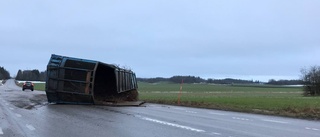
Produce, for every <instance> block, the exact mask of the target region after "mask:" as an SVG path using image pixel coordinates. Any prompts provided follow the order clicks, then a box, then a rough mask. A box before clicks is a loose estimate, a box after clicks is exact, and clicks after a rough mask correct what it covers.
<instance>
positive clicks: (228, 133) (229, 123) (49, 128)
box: [0, 80, 320, 137]
mask: <svg viewBox="0 0 320 137" xmlns="http://www.w3.org/2000/svg"><path fill="white" fill-rule="evenodd" d="M11 136H12V137H13V136H14V137H20V136H21V137H60V136H70V137H73V136H76V137H88V136H90V137H106V136H114V137H172V136H181V137H182V136H183V137H195V136H201V137H202V136H203V137H215V136H216V137H284V136H288V137H319V136H320V122H318V121H309V120H300V119H292V118H283V117H275V116H265V115H256V114H246V113H237V112H228V111H219V110H208V109H197V108H188V107H179V106H170V105H159V104H148V103H147V104H144V105H142V106H140V107H110V106H94V105H56V104H48V103H47V101H46V96H45V93H44V92H43V91H30V90H26V91H22V90H21V88H20V87H17V86H16V85H15V83H14V81H13V80H8V81H7V83H6V84H4V85H2V86H0V137H11Z"/></svg>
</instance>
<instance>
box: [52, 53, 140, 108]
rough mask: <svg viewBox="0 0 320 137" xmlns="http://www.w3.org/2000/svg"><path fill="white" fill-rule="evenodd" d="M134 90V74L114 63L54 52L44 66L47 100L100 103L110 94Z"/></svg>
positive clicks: (135, 84)
mask: <svg viewBox="0 0 320 137" xmlns="http://www.w3.org/2000/svg"><path fill="white" fill-rule="evenodd" d="M137 89H138V84H137V80H136V75H135V73H134V72H132V71H131V70H126V69H122V68H119V67H117V66H115V65H111V64H106V63H102V62H99V61H94V60H87V59H80V58H73V57H66V56H60V55H55V54H52V55H51V58H50V60H49V63H48V65H47V77H46V95H47V98H48V102H49V103H71V104H101V101H104V100H105V99H106V98H108V97H110V96H117V95H118V94H121V93H125V92H130V91H132V90H137Z"/></svg>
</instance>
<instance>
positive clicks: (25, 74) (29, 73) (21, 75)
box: [16, 69, 45, 81]
mask: <svg viewBox="0 0 320 137" xmlns="http://www.w3.org/2000/svg"><path fill="white" fill-rule="evenodd" d="M16 80H27V81H44V80H45V72H40V71H39V70H37V69H34V70H23V71H22V70H19V71H18V73H17V76H16Z"/></svg>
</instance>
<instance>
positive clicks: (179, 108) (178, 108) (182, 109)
mask: <svg viewBox="0 0 320 137" xmlns="http://www.w3.org/2000/svg"><path fill="white" fill-rule="evenodd" d="M172 109H176V110H186V109H183V108H176V107H173V108H172Z"/></svg>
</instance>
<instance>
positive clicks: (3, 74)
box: [0, 67, 11, 79]
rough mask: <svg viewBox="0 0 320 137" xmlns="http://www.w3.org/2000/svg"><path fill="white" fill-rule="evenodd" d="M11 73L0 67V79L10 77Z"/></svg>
mask: <svg viewBox="0 0 320 137" xmlns="http://www.w3.org/2000/svg"><path fill="white" fill-rule="evenodd" d="M9 78H11V77H10V73H9V71H7V70H6V69H5V68H4V67H0V79H9Z"/></svg>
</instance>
